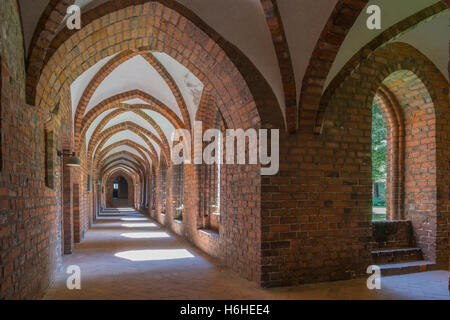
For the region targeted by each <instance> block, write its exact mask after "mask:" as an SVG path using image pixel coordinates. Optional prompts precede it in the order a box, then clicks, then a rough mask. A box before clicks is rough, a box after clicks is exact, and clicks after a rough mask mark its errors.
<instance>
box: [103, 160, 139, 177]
mask: <svg viewBox="0 0 450 320" xmlns="http://www.w3.org/2000/svg"><path fill="white" fill-rule="evenodd" d="M121 167H124V168H126V169H127V170H130V172H131V173H132V174H131V177H132V178H133V179H134V180H136V177H137V176H139V173H138V172H137V171H136V169H135V168H133V167H130V166H128V165H126V164H123V163H118V164H115V165H114V166H112V167H111V168H109V169H108V170H106V171H105V172H104V173H103V176H104V177H109V176H110V175H111V174H112V173H113V172H114V171H116V170H124V169H123V168H121Z"/></svg>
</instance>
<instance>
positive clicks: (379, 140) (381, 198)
mask: <svg viewBox="0 0 450 320" xmlns="http://www.w3.org/2000/svg"><path fill="white" fill-rule="evenodd" d="M386 152H387V135H386V122H385V121H384V119H383V115H382V113H381V110H380V107H379V106H378V104H377V103H376V101H375V100H374V101H373V104H372V207H373V210H372V219H373V220H386V187H387V185H386V178H387V162H386Z"/></svg>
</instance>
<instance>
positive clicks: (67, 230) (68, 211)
mask: <svg viewBox="0 0 450 320" xmlns="http://www.w3.org/2000/svg"><path fill="white" fill-rule="evenodd" d="M64 153H68V151H67V150H65V151H64ZM69 157H70V156H63V165H62V171H63V232H64V251H63V252H64V254H71V253H72V250H73V242H74V234H73V193H72V169H71V168H70V167H68V166H66V164H67V162H68V160H69Z"/></svg>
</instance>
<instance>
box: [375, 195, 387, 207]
mask: <svg viewBox="0 0 450 320" xmlns="http://www.w3.org/2000/svg"><path fill="white" fill-rule="evenodd" d="M372 205H373V206H374V207H376V208H385V207H386V199H385V198H376V197H373V198H372Z"/></svg>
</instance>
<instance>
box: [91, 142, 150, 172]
mask: <svg viewBox="0 0 450 320" xmlns="http://www.w3.org/2000/svg"><path fill="white" fill-rule="evenodd" d="M119 146H129V147H131V148H133V149H135V150H136V151H137V152H139V154H140V155H141V156H142V157H143V159H144V162H145V164H146V168H148V169H149V168H150V163H149V162H148V159H147V157H146V156H145V153H147V154H148V155H149V157H150V159H151V160H152V161H153V162H155V161H157V156H156V154H154V153H152V152H151V151H150V150H148V149H146V148H144V147H142V146H141V145H139V144H137V143H135V142H134V141H131V140H128V139H127V140H121V141H117V142H115V143H113V144H111V145H110V146H108V147H107V148H105V149H104V150H102V151H101V152H99V153H97V152H96V154H95V155H94V161H95V160H96V159H97V160H98V161H101V159H102V158H103V157H104V156H105V155H106V154H107V153H108V152H109V151H110V150H112V149H114V148H116V147H119Z"/></svg>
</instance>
